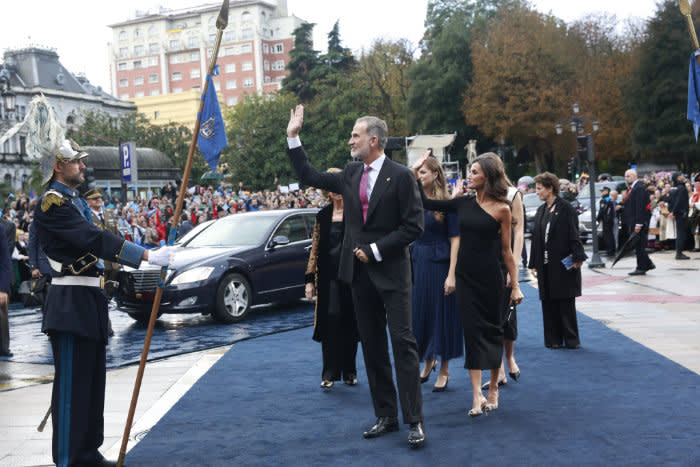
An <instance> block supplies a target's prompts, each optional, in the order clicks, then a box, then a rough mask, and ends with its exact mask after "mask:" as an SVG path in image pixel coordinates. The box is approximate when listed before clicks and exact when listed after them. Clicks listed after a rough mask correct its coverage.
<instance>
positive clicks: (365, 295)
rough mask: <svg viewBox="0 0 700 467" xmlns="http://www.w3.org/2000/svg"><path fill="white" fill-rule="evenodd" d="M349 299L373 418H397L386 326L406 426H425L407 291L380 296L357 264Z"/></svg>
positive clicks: (365, 269) (358, 263) (409, 295)
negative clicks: (422, 424)
mask: <svg viewBox="0 0 700 467" xmlns="http://www.w3.org/2000/svg"><path fill="white" fill-rule="evenodd" d="M352 295H353V301H354V303H355V313H356V315H357V327H358V331H359V332H360V340H361V342H362V353H363V355H364V359H365V367H366V368H367V380H368V381H369V388H370V392H371V394H372V402H373V403H374V412H375V415H376V416H377V417H396V416H397V415H398V407H397V404H396V388H395V387H394V379H393V376H392V370H391V360H390V359H389V346H388V342H387V337H386V328H387V324H388V325H389V336H390V337H391V346H392V350H393V353H394V364H395V366H396V380H397V383H398V389H399V400H400V402H401V412H402V414H403V419H404V423H417V422H420V421H423V395H422V393H421V387H420V370H419V362H418V350H417V346H416V338H415V337H414V335H413V329H412V317H411V289H410V287H409V288H407V289H406V290H393V291H379V290H377V289H376V287H375V286H374V284H373V283H372V281H371V280H370V277H369V275H368V273H367V267H366V266H365V265H364V264H363V263H361V262H359V261H358V260H355V264H354V276H353V283H352Z"/></svg>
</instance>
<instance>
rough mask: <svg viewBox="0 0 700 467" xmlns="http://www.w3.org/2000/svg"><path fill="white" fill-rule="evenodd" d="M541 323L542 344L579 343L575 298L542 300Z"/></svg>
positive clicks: (572, 344)
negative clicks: (542, 329) (542, 328)
mask: <svg viewBox="0 0 700 467" xmlns="http://www.w3.org/2000/svg"><path fill="white" fill-rule="evenodd" d="M542 324H543V325H544V345H545V346H546V347H555V346H562V345H566V346H567V347H576V346H578V345H580V344H581V341H580V340H579V337H578V322H577V320H576V299H575V298H565V299H563V300H551V299H543V300H542Z"/></svg>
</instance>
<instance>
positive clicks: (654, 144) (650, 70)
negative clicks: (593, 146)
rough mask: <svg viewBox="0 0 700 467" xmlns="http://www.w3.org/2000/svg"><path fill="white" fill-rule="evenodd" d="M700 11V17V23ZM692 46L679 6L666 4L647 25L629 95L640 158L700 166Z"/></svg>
mask: <svg viewBox="0 0 700 467" xmlns="http://www.w3.org/2000/svg"><path fill="white" fill-rule="evenodd" d="M696 6H697V2H696ZM697 12H698V10H697V7H696V8H695V11H694V13H695V17H696V18H697ZM691 50H692V44H691V42H690V39H689V36H688V28H687V24H686V20H685V18H684V17H683V16H682V15H681V14H680V13H679V11H678V2H675V1H672V0H666V1H664V2H663V3H661V4H660V6H659V10H658V11H657V13H656V16H654V17H653V18H652V19H651V20H650V21H649V23H648V26H647V35H646V40H645V41H644V42H643V43H642V45H641V48H640V52H639V54H640V60H639V65H638V67H637V69H636V70H635V71H634V73H633V75H632V77H631V79H630V82H629V87H628V88H627V93H626V104H627V109H628V111H629V113H630V115H631V117H632V122H633V123H632V131H631V135H630V136H631V143H632V149H633V151H634V153H635V154H636V155H639V156H640V158H641V159H649V158H654V159H655V160H656V161H666V162H679V161H681V160H682V161H684V162H685V164H686V167H687V166H688V164H690V165H692V166H695V167H697V166H698V146H697V144H696V143H695V138H694V135H693V128H692V124H691V122H689V121H688V120H686V117H685V114H686V106H687V96H688V88H687V85H688V63H689V57H690V52H691Z"/></svg>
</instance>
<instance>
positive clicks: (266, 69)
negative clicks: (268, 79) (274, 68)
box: [263, 60, 270, 71]
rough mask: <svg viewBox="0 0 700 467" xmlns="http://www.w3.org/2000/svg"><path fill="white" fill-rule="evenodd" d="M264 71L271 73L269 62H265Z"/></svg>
mask: <svg viewBox="0 0 700 467" xmlns="http://www.w3.org/2000/svg"><path fill="white" fill-rule="evenodd" d="M263 70H265V71H270V62H268V61H267V60H265V61H264V62H263Z"/></svg>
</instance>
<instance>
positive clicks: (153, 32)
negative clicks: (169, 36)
mask: <svg viewBox="0 0 700 467" xmlns="http://www.w3.org/2000/svg"><path fill="white" fill-rule="evenodd" d="M156 34H158V30H157V29H156V27H155V26H151V27H150V28H148V35H149V36H155V35H156Z"/></svg>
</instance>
